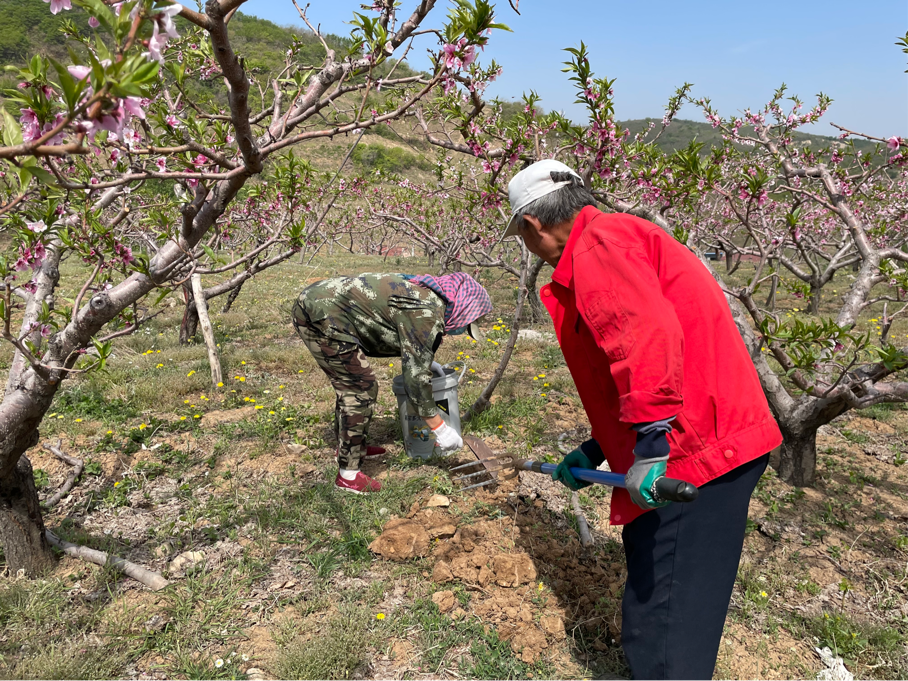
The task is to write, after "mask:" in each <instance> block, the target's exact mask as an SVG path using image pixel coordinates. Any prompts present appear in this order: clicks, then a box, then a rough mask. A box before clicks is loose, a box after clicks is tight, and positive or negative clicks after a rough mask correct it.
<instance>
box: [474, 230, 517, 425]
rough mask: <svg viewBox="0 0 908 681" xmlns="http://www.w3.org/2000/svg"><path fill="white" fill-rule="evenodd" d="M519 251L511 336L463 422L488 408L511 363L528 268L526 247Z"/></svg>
mask: <svg viewBox="0 0 908 681" xmlns="http://www.w3.org/2000/svg"><path fill="white" fill-rule="evenodd" d="M522 243H523V242H521V244H522ZM521 251H523V255H522V259H523V263H522V264H521V266H520V282H519V283H518V285H517V286H518V289H517V308H516V309H515V310H514V319H513V320H511V335H510V336H509V337H508V343H507V345H505V348H504V352H503V353H501V359H500V360H499V361H498V367H497V368H496V369H495V373H494V374H492V378H491V380H490V381H489V382H488V384H487V385H486V387H485V388H484V389H483V391H482V392H481V393H480V395H479V397H477V398H476V401H475V402H473V404H472V405H471V406H470V408H469V409H468V410H467V412H466V414H465V415H464V416H463V421H469V420H470V419H472V418H473V417H474V416H476V415H477V414H481V413H482V412H484V411H485V410H486V409H488V408H489V405H490V404H491V402H492V394H493V393H494V392H495V388H497V387H498V384H499V383H500V382H501V378H502V377H503V376H504V371H505V369H507V368H508V362H510V361H511V355H512V354H513V352H514V346H515V345H517V338H518V336H519V335H520V316H521V314H522V313H523V304H524V302H525V301H526V299H527V295H526V292H527V288H526V283H527V271H528V270H529V268H530V265H529V263H528V261H529V253H528V252H527V251H526V247H524V246H522V245H521Z"/></svg>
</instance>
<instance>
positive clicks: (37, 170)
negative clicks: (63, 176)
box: [22, 165, 57, 185]
mask: <svg viewBox="0 0 908 681" xmlns="http://www.w3.org/2000/svg"><path fill="white" fill-rule="evenodd" d="M22 169H23V170H24V171H25V172H27V173H29V174H30V175H31V176H32V177H34V178H35V179H36V180H38V182H42V183H44V184H47V185H55V184H56V183H57V178H55V177H54V176H53V175H52V174H51V173H49V172H48V171H46V170H44V168H42V167H41V166H39V165H24V166H23V167H22Z"/></svg>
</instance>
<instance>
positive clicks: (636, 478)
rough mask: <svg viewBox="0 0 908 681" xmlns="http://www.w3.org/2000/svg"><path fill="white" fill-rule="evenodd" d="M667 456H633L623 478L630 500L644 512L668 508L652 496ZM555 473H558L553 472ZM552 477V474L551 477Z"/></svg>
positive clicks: (663, 472)
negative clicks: (632, 463)
mask: <svg viewBox="0 0 908 681" xmlns="http://www.w3.org/2000/svg"><path fill="white" fill-rule="evenodd" d="M667 463H668V455H667V454H666V455H665V456H654V457H651V458H645V457H642V456H638V455H636V454H635V455H634V465H633V466H631V469H630V470H629V471H628V472H627V475H625V476H624V484H625V485H626V486H627V491H628V492H629V493H630V495H631V500H632V501H633V502H634V503H635V504H637V506H639V507H640V508H642V509H643V510H644V511H648V510H650V509H651V508H662V507H663V506H668V505H669V504H670V503H671V502H670V501H662V500H661V499H660V500H658V501H657V500H656V497H654V496H653V485H654V484H655V483H656V480H657V479H659V478H661V477H663V476H664V475H665V468H666V464H667ZM555 472H556V473H557V472H558V471H555ZM552 477H554V474H553V475H552Z"/></svg>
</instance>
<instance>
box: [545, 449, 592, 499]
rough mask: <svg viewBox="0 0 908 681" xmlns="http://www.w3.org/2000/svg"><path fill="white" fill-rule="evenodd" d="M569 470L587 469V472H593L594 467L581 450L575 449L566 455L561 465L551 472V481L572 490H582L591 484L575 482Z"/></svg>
mask: <svg viewBox="0 0 908 681" xmlns="http://www.w3.org/2000/svg"><path fill="white" fill-rule="evenodd" d="M571 468H587V469H589V470H595V469H596V466H595V465H593V462H592V461H590V459H589V457H588V456H587V455H586V454H584V453H583V452H582V451H581V450H579V449H575V450H574V451H573V452H571V453H570V454H568V455H567V456H566V457H564V458H563V459H562V460H561V463H559V464H558V467H557V468H556V469H555V470H554V471H553V472H552V480H556V481H558V482H560V483H561V484H562V485H564V486H565V487H569V488H571V489H572V490H575V491H576V490H578V489H582V488H584V487H589V486H590V485H591V484H593V483H591V482H584V481H583V480H580V481H578V480H576V479H575V478H574V476H573V475H571V471H570V469H571Z"/></svg>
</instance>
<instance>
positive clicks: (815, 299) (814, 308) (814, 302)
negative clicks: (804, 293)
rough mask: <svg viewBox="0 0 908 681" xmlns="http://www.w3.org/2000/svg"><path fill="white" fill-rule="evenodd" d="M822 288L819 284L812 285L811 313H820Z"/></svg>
mask: <svg viewBox="0 0 908 681" xmlns="http://www.w3.org/2000/svg"><path fill="white" fill-rule="evenodd" d="M821 292H822V289H821V288H820V287H819V286H814V285H813V284H811V285H810V314H815V315H818V314H820V294H821Z"/></svg>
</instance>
